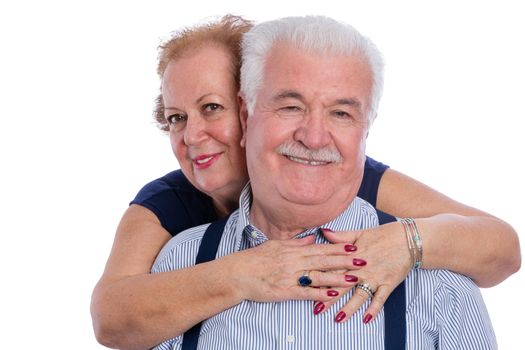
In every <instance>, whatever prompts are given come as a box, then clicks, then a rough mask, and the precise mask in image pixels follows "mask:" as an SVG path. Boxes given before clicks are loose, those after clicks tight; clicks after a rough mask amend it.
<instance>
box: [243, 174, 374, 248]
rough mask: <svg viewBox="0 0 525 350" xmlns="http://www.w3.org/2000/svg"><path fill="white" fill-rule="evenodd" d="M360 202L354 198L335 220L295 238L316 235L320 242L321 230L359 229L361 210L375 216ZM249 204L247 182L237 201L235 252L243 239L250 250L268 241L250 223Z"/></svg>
mask: <svg viewBox="0 0 525 350" xmlns="http://www.w3.org/2000/svg"><path fill="white" fill-rule="evenodd" d="M362 202H364V201H363V200H362V199H360V198H358V197H356V198H354V200H353V201H352V203H350V205H349V206H348V207H347V208H346V209H345V210H344V211H343V212H342V213H341V214H340V215H338V216H337V217H336V218H334V219H333V220H331V221H329V222H327V223H325V224H323V225H321V226H318V227H312V228H309V229H307V230H305V231H303V232H301V233H299V234H298V235H297V236H295V238H303V237H306V236H308V235H312V234H316V235H317V236H318V238H319V237H321V238H322V241H325V240H324V237H323V235H322V232H320V229H321V228H328V229H330V230H332V231H342V230H356V229H360V228H361V220H357V218H358V217H359V216H360V214H361V215H362V214H365V215H366V214H367V213H363V210H364V209H363V208H367V207H368V208H370V209H372V210H373V211H374V212H372V211H370V213H369V214H370V215H374V216H375V215H376V214H375V210H374V209H373V208H372V207H371V206H370V205H368V206H363V205H362ZM251 203H252V190H251V186H250V182H248V183H247V184H246V186H245V187H244V189H243V190H242V192H241V196H240V199H239V217H238V220H237V226H236V228H235V236H236V248H237V250H240V247H241V241H242V240H243V239H244V240H246V241H247V243H248V247H250V248H251V247H255V246H257V245H259V244H261V243H264V242H266V241H267V240H268V237H266V235H265V234H264V233H263V232H262V231H261V230H259V229H258V228H257V227H255V226H254V225H252V224H251V223H250V208H251ZM318 238H316V241H319V239H318Z"/></svg>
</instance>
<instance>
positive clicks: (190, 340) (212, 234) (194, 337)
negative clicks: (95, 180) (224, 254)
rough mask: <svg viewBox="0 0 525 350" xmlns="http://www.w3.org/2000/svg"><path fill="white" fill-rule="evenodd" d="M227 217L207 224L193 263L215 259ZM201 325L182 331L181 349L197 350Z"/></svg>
mask: <svg viewBox="0 0 525 350" xmlns="http://www.w3.org/2000/svg"><path fill="white" fill-rule="evenodd" d="M228 218H229V216H228V217H225V218H222V219H220V220H219V221H215V222H213V223H212V224H211V225H210V226H208V228H207V229H206V232H204V236H203V237H202V241H201V245H200V247H199V252H198V253H197V258H196V259H195V264H200V263H203V262H207V261H211V260H214V259H215V256H216V255H217V249H218V248H219V243H220V242H221V238H222V232H223V231H224V226H225V225H226V221H228ZM201 325H202V322H200V323H198V324H196V325H195V326H193V327H191V328H190V329H189V330H188V331H186V332H185V333H184V336H183V337H182V350H197V344H198V343H199V335H200V331H201Z"/></svg>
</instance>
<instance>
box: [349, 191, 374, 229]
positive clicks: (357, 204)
mask: <svg viewBox="0 0 525 350" xmlns="http://www.w3.org/2000/svg"><path fill="white" fill-rule="evenodd" d="M352 207H353V208H354V210H355V211H356V212H357V214H358V215H359V216H361V218H362V219H363V222H364V224H365V225H366V226H368V227H374V226H378V225H379V219H378V216H377V210H376V209H375V208H374V207H373V206H372V204H370V203H368V202H367V201H365V200H364V199H361V198H359V197H355V199H354V200H353V202H352Z"/></svg>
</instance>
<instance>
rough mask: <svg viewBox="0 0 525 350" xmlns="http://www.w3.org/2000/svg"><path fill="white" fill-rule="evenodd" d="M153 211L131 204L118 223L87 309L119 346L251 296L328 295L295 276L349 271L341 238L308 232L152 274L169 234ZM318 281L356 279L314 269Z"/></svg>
mask: <svg viewBox="0 0 525 350" xmlns="http://www.w3.org/2000/svg"><path fill="white" fill-rule="evenodd" d="M170 237H171V236H170V235H169V233H168V232H166V230H164V229H163V228H162V226H161V224H160V222H159V221H158V219H157V217H156V216H155V215H154V214H153V213H152V212H151V211H149V210H148V209H146V208H143V207H141V206H138V205H132V206H130V208H128V210H127V211H126V213H125V214H124V216H123V218H122V220H121V223H120V225H119V227H118V229H117V234H116V237H115V242H114V244H113V249H112V251H111V255H110V257H109V259H108V262H107V265H106V269H105V271H104V274H103V276H102V278H101V279H100V281H99V283H98V284H97V286H96V287H95V290H94V292H93V297H92V303H91V314H92V319H93V326H94V329H95V334H96V337H97V340H98V341H99V342H100V343H101V344H103V345H105V346H108V347H112V348H119V349H147V348H151V347H152V346H154V345H156V344H158V343H160V342H162V341H164V340H166V339H170V338H173V337H175V336H177V335H179V334H181V333H183V332H185V331H186V330H187V329H189V328H190V327H192V326H193V325H195V324H197V323H198V322H200V321H202V320H205V319H207V318H209V317H211V316H213V315H216V314H218V313H219V312H221V311H224V310H225V309H227V308H229V307H231V306H233V305H236V304H238V303H240V302H241V301H242V300H245V299H249V300H255V301H280V300H288V299H305V300H323V301H329V300H331V299H333V296H329V295H327V289H319V288H303V287H300V286H298V285H297V277H298V276H300V275H301V274H302V273H303V272H304V269H305V267H308V268H309V269H310V267H311V270H321V271H327V270H335V269H338V270H340V269H343V270H346V269H349V268H350V267H351V266H353V265H352V258H353V256H352V254H351V253H350V252H348V251H346V250H345V245H346V244H344V243H343V244H333V245H325V244H323V245H314V244H312V243H313V239H314V237H313V236H309V237H306V238H303V239H295V240H289V241H268V242H266V243H263V244H261V245H259V246H258V247H255V248H252V249H247V250H243V251H241V252H237V253H234V254H231V255H227V256H225V257H222V258H220V259H216V260H213V261H210V262H207V263H204V264H199V265H196V266H192V267H189V268H185V269H180V270H175V271H170V272H164V273H159V274H150V273H149V271H150V269H151V266H152V264H153V262H154V260H155V257H156V255H157V253H158V252H159V250H160V249H161V248H162V246H163V245H164V244H165V243H166V242H167V241H168V240H169V239H170ZM314 277H315V281H316V285H317V286H322V287H326V286H333V287H346V286H350V285H353V284H354V283H349V282H347V281H346V279H345V273H344V272H340V273H329V272H326V273H323V272H318V271H314V272H312V278H314Z"/></svg>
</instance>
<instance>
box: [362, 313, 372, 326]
mask: <svg viewBox="0 0 525 350" xmlns="http://www.w3.org/2000/svg"><path fill="white" fill-rule="evenodd" d="M370 321H372V315H370V314H366V315H365V318H364V320H363V322H364V324H368V322H370Z"/></svg>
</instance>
